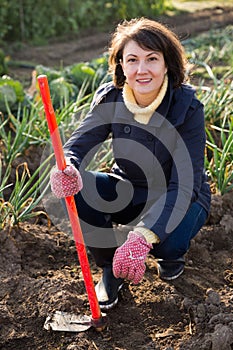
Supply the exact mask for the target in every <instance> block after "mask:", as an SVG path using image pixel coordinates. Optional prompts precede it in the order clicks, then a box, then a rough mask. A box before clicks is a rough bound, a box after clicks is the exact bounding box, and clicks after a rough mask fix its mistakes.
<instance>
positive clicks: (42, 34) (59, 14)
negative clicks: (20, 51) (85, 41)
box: [0, 0, 171, 44]
mask: <svg viewBox="0 0 233 350" xmlns="http://www.w3.org/2000/svg"><path fill="white" fill-rule="evenodd" d="M170 7H171V2H170V0H156V1H154V0H146V1H145V0H111V1H108V0H98V1H96V0H86V1H82V0H57V1H56V2H55V1H51V0H37V1H34V0H11V1H9V0H1V1H0V9H1V11H0V28H1V31H0V40H2V41H3V40H6V41H24V42H25V41H27V42H28V41H30V42H34V43H36V44H39V43H42V42H43V41H46V40H48V39H51V38H57V37H61V36H64V35H68V34H71V33H72V34H77V33H80V32H81V31H83V30H87V29H89V30H94V31H96V30H97V31H99V30H101V29H102V30H103V29H106V28H107V27H108V26H109V25H111V26H112V23H114V22H118V21H119V20H120V19H122V18H132V17H137V16H141V15H142V14H143V16H148V17H153V16H155V15H160V14H162V13H164V12H165V11H166V10H167V9H169V8H170Z"/></svg>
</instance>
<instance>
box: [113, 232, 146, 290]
mask: <svg viewBox="0 0 233 350" xmlns="http://www.w3.org/2000/svg"><path fill="white" fill-rule="evenodd" d="M151 248H152V244H150V243H147V241H146V239H145V238H144V236H143V235H142V234H141V233H139V232H135V231H130V232H129V234H128V238H127V240H126V241H125V243H124V244H123V245H122V246H121V247H119V248H117V250H116V251H115V254H114V257H113V274H114V276H115V277H116V278H119V277H121V278H127V279H129V280H130V281H132V282H133V283H134V284H137V283H139V282H140V281H141V279H142V278H143V275H144V273H145V270H146V265H145V260H146V256H147V254H148V252H149V251H150V249H151Z"/></svg>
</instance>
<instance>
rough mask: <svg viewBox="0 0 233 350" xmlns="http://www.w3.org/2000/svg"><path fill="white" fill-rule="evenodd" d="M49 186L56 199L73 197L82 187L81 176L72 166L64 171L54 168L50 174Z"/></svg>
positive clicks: (68, 166)
mask: <svg viewBox="0 0 233 350" xmlns="http://www.w3.org/2000/svg"><path fill="white" fill-rule="evenodd" d="M50 184H51V190H52V192H53V193H54V194H55V196H56V197H57V198H64V197H69V196H73V195H75V194H76V193H78V192H79V191H80V190H81V189H82V187H83V182H82V178H81V175H80V173H79V171H78V170H77V169H76V168H75V167H74V166H73V165H72V164H70V165H67V166H66V168H65V169H64V170H59V169H57V168H54V169H53V170H52V171H51V174H50Z"/></svg>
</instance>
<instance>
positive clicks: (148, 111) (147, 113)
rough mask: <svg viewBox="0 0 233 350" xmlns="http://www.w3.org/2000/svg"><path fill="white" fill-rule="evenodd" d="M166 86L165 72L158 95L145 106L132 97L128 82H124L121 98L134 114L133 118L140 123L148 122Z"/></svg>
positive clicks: (163, 94) (164, 92) (162, 96)
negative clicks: (141, 105)
mask: <svg viewBox="0 0 233 350" xmlns="http://www.w3.org/2000/svg"><path fill="white" fill-rule="evenodd" d="M167 86H168V77H167V74H166V75H165V76H164V81H163V84H162V86H161V88H160V90H159V93H158V96H157V97H156V98H155V100H154V101H153V102H152V103H151V104H150V105H149V106H146V107H140V106H139V105H138V104H137V102H136V100H135V97H134V94H133V90H132V89H131V88H130V87H129V85H128V84H125V85H124V87H123V99H124V102H125V105H126V107H127V108H128V110H129V111H130V112H131V113H133V114H134V119H135V120H136V121H137V122H138V123H141V124H148V123H149V121H150V118H151V116H152V114H153V113H154V111H155V110H156V109H157V108H158V106H159V105H160V104H161V102H162V100H163V98H164V96H165V94H166V91H167Z"/></svg>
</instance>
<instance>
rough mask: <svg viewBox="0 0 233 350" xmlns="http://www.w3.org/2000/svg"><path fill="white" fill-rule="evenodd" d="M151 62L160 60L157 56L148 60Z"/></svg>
mask: <svg viewBox="0 0 233 350" xmlns="http://www.w3.org/2000/svg"><path fill="white" fill-rule="evenodd" d="M148 60H149V61H152V62H153V61H157V60H158V58H157V57H155V56H153V57H149V59H148Z"/></svg>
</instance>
